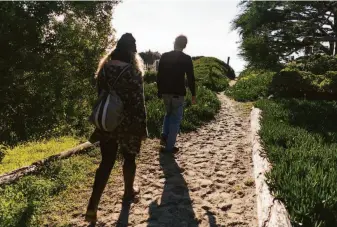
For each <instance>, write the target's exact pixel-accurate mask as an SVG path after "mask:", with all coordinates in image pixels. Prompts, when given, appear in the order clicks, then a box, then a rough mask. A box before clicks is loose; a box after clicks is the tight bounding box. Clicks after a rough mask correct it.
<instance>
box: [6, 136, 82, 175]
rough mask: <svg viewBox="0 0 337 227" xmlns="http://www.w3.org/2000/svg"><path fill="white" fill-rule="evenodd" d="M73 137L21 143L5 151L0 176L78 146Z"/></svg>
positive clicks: (76, 140)
mask: <svg viewBox="0 0 337 227" xmlns="http://www.w3.org/2000/svg"><path fill="white" fill-rule="evenodd" d="M78 142H79V141H78V139H76V138H73V137H60V138H52V139H49V140H42V141H38V142H29V143H22V144H20V145H18V146H15V147H14V148H12V149H9V148H7V149H5V154H6V155H5V156H4V158H3V160H2V163H1V165H0V175H1V174H4V173H7V172H10V171H13V170H15V169H18V168H21V167H23V166H27V165H30V164H32V163H33V162H35V161H39V160H42V159H44V158H47V157H49V156H51V155H54V154H58V153H60V152H62V151H64V150H66V149H69V148H72V147H74V146H76V145H77V144H78Z"/></svg>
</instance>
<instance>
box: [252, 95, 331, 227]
mask: <svg viewBox="0 0 337 227" xmlns="http://www.w3.org/2000/svg"><path fill="white" fill-rule="evenodd" d="M257 107H259V108H261V109H262V111H263V112H262V120H261V124H262V125H261V131H260V135H261V138H262V141H263V145H264V148H265V149H266V152H267V155H268V158H269V160H270V161H271V163H272V165H273V168H272V170H271V172H270V173H268V175H267V178H268V184H269V186H270V188H271V190H272V191H273V193H274V194H275V196H276V198H278V199H280V200H281V201H283V202H284V203H285V205H286V207H287V210H288V211H289V214H290V217H291V220H292V222H293V225H294V226H306V227H311V226H312V227H314V226H315V227H318V226H319V227H330V226H331V227H332V226H337V190H336V188H337V181H336V179H337V169H336V163H337V156H336V151H337V142H336V141H337V118H336V116H337V103H336V102H329V101H306V100H295V99H291V100H278V101H269V100H260V101H258V102H257Z"/></svg>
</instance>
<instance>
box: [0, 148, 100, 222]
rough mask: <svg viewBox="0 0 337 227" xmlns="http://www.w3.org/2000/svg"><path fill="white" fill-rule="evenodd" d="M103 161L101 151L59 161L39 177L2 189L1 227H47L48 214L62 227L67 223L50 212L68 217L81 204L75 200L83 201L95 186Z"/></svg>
mask: <svg viewBox="0 0 337 227" xmlns="http://www.w3.org/2000/svg"><path fill="white" fill-rule="evenodd" d="M99 160H100V155H99V152H98V150H97V149H92V150H90V151H89V152H88V153H86V154H83V155H76V156H74V157H72V158H70V159H65V160H60V161H55V162H53V163H51V164H50V165H48V166H45V167H44V168H43V169H42V171H41V172H40V173H38V174H37V175H30V176H25V177H23V178H21V179H20V180H18V181H17V182H16V183H14V184H11V185H6V186H1V187H0V225H1V226H6V227H10V226H42V225H43V224H47V223H46V221H47V220H46V215H45V214H48V213H49V215H48V216H49V217H50V218H51V219H53V222H59V224H60V222H62V221H66V220H58V219H57V217H55V216H53V214H50V211H54V212H55V213H57V212H60V211H61V212H63V213H64V215H65V216H67V211H68V210H73V209H74V207H76V206H74V205H76V202H77V203H78V202H79V201H78V200H76V199H75V198H79V196H80V194H81V193H80V192H81V190H82V189H83V188H86V186H87V188H88V187H89V185H91V184H92V181H93V174H94V171H95V169H96V168H97V163H99ZM88 179H89V180H88ZM82 192H83V190H82ZM70 198H73V199H70ZM85 202H86V201H85ZM61 207H62V208H61ZM55 208H58V210H57V209H55ZM59 209H63V210H59ZM62 218H63V219H64V217H62ZM49 221H50V220H49ZM48 224H51V223H50V222H49V223H48Z"/></svg>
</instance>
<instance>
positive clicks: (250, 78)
mask: <svg viewBox="0 0 337 227" xmlns="http://www.w3.org/2000/svg"><path fill="white" fill-rule="evenodd" d="M274 74H275V73H273V72H261V71H250V72H249V74H248V73H247V72H246V74H245V76H243V77H241V76H240V77H239V79H238V81H237V83H236V84H235V85H234V86H233V87H231V88H229V89H228V90H227V91H226V94H227V95H228V96H230V97H233V98H234V99H235V100H237V101H254V100H257V99H260V98H265V97H267V96H268V95H269V94H270V93H269V86H270V84H271V82H272V79H273V76H274Z"/></svg>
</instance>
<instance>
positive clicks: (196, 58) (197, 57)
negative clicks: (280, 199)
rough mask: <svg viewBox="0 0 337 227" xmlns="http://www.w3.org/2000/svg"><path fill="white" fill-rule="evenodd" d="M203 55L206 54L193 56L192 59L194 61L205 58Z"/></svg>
mask: <svg viewBox="0 0 337 227" xmlns="http://www.w3.org/2000/svg"><path fill="white" fill-rule="evenodd" d="M203 57H205V56H194V57H192V60H193V61H194V60H198V59H199V58H203Z"/></svg>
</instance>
